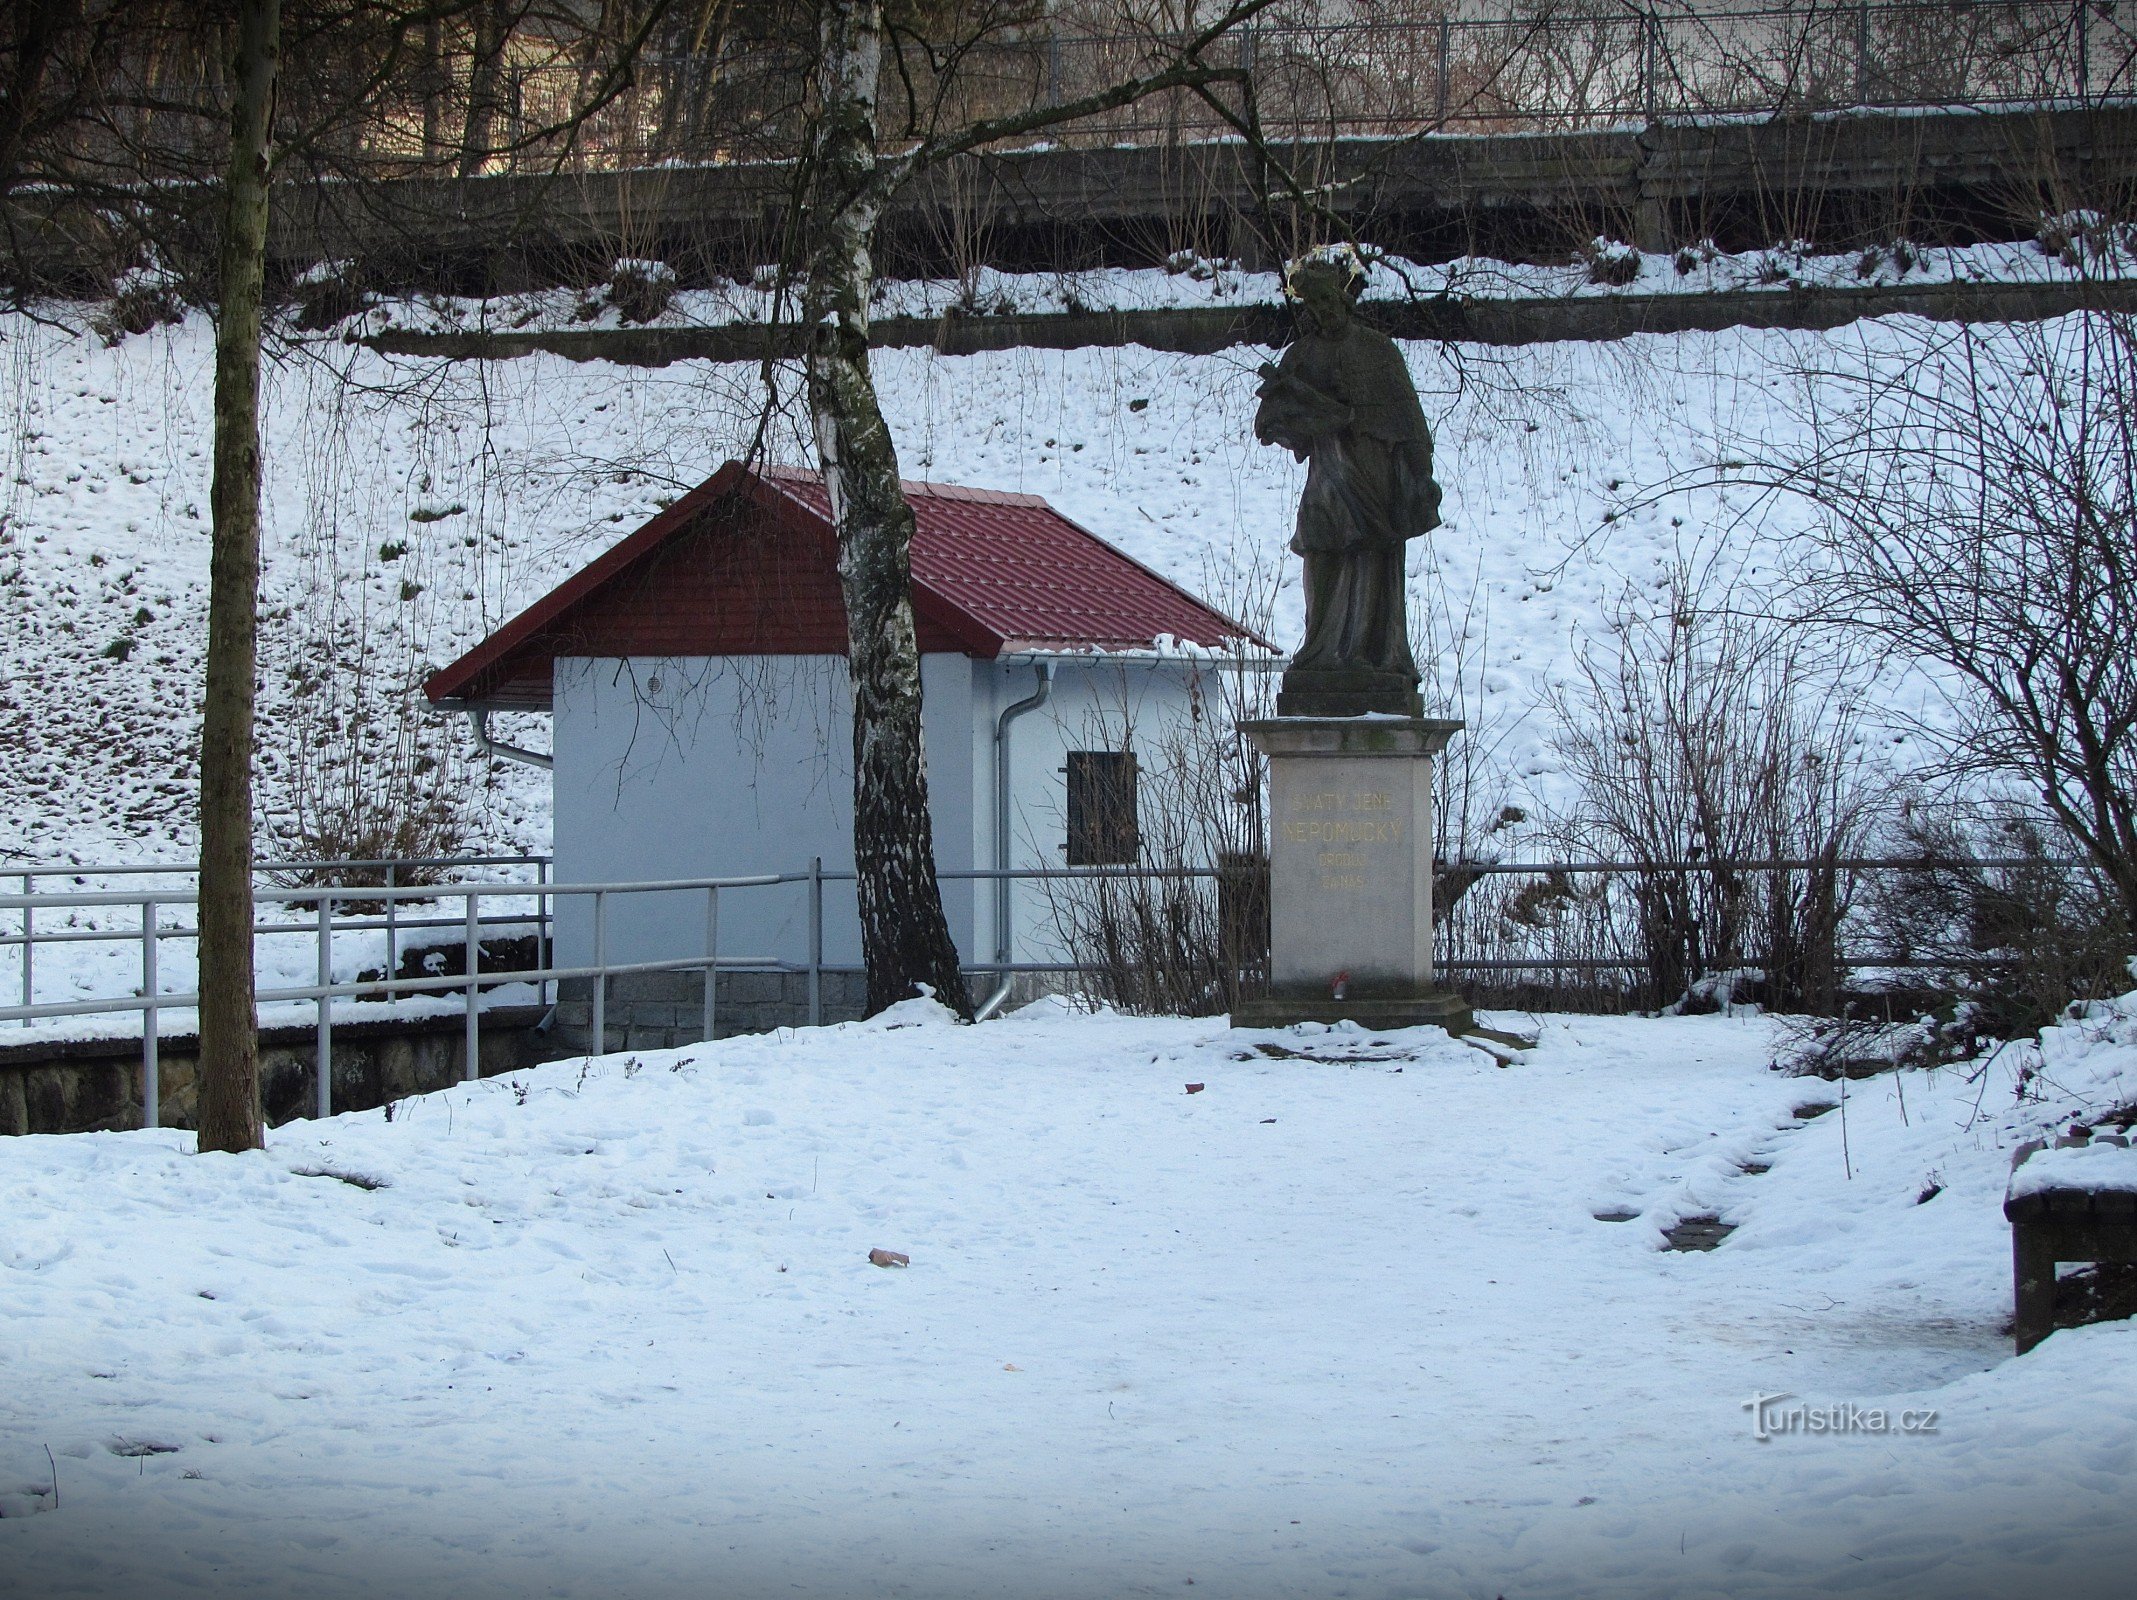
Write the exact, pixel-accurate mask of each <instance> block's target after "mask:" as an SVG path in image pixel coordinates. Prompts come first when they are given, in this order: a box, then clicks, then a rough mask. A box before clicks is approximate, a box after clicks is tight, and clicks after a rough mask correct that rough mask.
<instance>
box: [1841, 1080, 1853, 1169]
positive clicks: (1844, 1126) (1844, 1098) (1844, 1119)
mask: <svg viewBox="0 0 2137 1600" xmlns="http://www.w3.org/2000/svg"><path fill="white" fill-rule="evenodd" d="M1840 1170H1841V1171H1842V1172H1844V1173H1846V1174H1847V1176H1848V1179H1849V1181H1850V1182H1852V1181H1853V1180H1854V1177H1855V1164H1854V1162H1853V1161H1851V1160H1849V1159H1848V1073H1847V1069H1846V1067H1842V1068H1841V1071H1840Z"/></svg>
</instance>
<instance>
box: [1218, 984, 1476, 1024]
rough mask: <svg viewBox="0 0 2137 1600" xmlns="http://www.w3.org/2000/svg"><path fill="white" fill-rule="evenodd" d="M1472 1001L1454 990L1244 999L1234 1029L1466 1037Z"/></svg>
mask: <svg viewBox="0 0 2137 1600" xmlns="http://www.w3.org/2000/svg"><path fill="white" fill-rule="evenodd" d="M1476 1020H1477V1019H1476V1014H1475V1013H1474V1012H1472V1011H1471V1010H1470V1009H1469V1002H1468V1001H1467V1000H1464V999H1463V998H1462V997H1461V996H1460V995H1458V994H1456V993H1454V991H1452V990H1451V989H1434V990H1431V991H1428V992H1427V993H1424V994H1416V995H1404V996H1376V997H1373V998H1369V999H1357V1000H1352V999H1343V1000H1335V999H1331V998H1329V997H1328V996H1327V995H1288V996H1287V995H1275V994H1272V995H1267V996H1265V997H1263V998H1262V999H1259V1000H1242V1001H1240V1003H1239V1005H1238V1008H1237V1009H1236V1010H1234V1011H1233V1012H1232V1026H1233V1027H1235V1028H1288V1027H1290V1026H1291V1025H1292V1024H1293V1023H1294V1022H1355V1023H1357V1024H1358V1026H1360V1027H1361V1028H1371V1029H1373V1030H1374V1031H1376V1032H1379V1031H1386V1030H1392V1029H1395V1028H1425V1027H1432V1028H1445V1029H1446V1030H1447V1031H1448V1032H1449V1033H1455V1034H1461V1033H1467V1032H1469V1031H1470V1029H1472V1028H1474V1027H1475V1026H1476Z"/></svg>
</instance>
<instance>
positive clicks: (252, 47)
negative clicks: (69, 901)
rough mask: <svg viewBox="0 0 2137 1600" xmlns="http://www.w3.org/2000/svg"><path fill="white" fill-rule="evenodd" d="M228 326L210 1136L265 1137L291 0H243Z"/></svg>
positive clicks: (207, 1145)
mask: <svg viewBox="0 0 2137 1600" xmlns="http://www.w3.org/2000/svg"><path fill="white" fill-rule="evenodd" d="M236 38H237V49H236V59H235V63H234V70H233V72H232V74H231V76H232V79H233V83H234V88H235V93H234V98H233V102H232V105H231V108H230V168H229V172H228V175H227V177H226V178H225V180H224V184H223V238H222V260H221V265H220V272H219V278H220V282H219V285H218V292H217V298H218V300H219V302H220V304H219V307H218V310H217V317H216V328H215V478H214V485H213V487H212V489H211V490H210V500H209V503H210V506H211V507H212V512H213V518H214V534H213V547H212V551H211V554H210V559H209V571H208V661H207V694H206V703H205V705H204V706H203V708H202V717H201V729H200V1108H199V1125H200V1148H201V1149H202V1150H255V1149H258V1148H259V1146H260V1062H259V1033H258V1027H257V1022H258V1016H257V1012H256V1011H255V1009H254V1004H253V970H252V923H253V909H252V753H253V731H252V721H253V699H254V667H255V660H256V657H257V653H258V649H257V647H258V631H259V586H260V296H261V289H262V280H263V279H264V277H265V275H266V257H267V150H268V130H269V125H270V123H271V121H272V119H273V115H274V94H275V69H276V65H277V57H278V54H279V51H280V44H281V4H280V0H243V4H242V5H241V6H240V7H239V11H238V18H237V29H236Z"/></svg>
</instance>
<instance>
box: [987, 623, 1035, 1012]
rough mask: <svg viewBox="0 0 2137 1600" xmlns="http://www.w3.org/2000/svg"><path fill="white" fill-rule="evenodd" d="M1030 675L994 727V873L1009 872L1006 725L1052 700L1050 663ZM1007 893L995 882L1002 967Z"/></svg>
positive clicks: (1007, 947) (1003, 994) (1000, 994)
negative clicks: (1027, 688)
mask: <svg viewBox="0 0 2137 1600" xmlns="http://www.w3.org/2000/svg"><path fill="white" fill-rule="evenodd" d="M1032 672H1033V673H1034V674H1035V675H1036V676H1037V679H1038V683H1037V686H1036V687H1035V688H1034V689H1033V690H1032V692H1031V693H1030V694H1028V695H1026V696H1025V697H1024V698H1023V699H1022V700H1019V701H1017V702H1016V703H1015V704H1014V705H1009V706H1004V707H1003V708H1002V714H1001V716H999V717H998V718H996V719H995V723H994V868H995V870H996V871H997V872H1007V871H1008V870H1009V725H1010V724H1011V723H1012V722H1014V721H1016V719H1017V718H1019V717H1021V716H1023V715H1024V714H1025V713H1026V712H1028V711H1036V710H1038V709H1039V708H1040V707H1041V706H1043V705H1045V704H1046V702H1047V701H1048V700H1050V699H1052V698H1053V693H1054V664H1053V662H1051V661H1047V660H1040V661H1035V662H1033V663H1032ZM1009 891H1010V882H1009V880H1008V879H1007V878H996V879H995V880H994V959H995V960H997V961H999V962H1001V963H1002V964H1003V965H1004V966H1005V967H1006V966H1007V965H1008V964H1009V960H1010V956H1011V951H1012V949H1013V946H1014V942H1015V941H1014V940H1013V938H1012V936H1011V933H1010V927H1009V905H1010V900H1009ZM1013 982H1015V975H1014V974H1012V973H1008V972H1004V973H1003V974H1002V981H1001V985H1000V987H998V988H997V989H996V990H995V991H994V993H993V994H991V995H989V996H988V997H987V999H986V1001H985V1002H984V1003H983V1004H982V1005H981V1006H980V1008H979V1010H977V1011H975V1012H974V1013H973V1014H972V1017H973V1020H974V1021H975V1022H985V1021H986V1020H987V1019H988V1018H989V1017H991V1016H993V1015H994V1014H995V1013H996V1012H997V1011H999V1010H1001V1009H1002V1003H1003V1002H1004V1001H1006V1000H1007V999H1008V998H1009V988H1010V985H1011V984H1012V983H1013Z"/></svg>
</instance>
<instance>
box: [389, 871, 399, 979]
mask: <svg viewBox="0 0 2137 1600" xmlns="http://www.w3.org/2000/svg"><path fill="white" fill-rule="evenodd" d="M393 867H394V864H393V863H392V862H391V861H389V862H387V863H386V981H387V982H388V983H391V982H392V981H393V980H394V979H395V978H397V977H399V976H400V972H399V967H400V958H399V952H398V951H397V949H396V948H395V946H396V945H397V944H398V942H399V941H398V940H397V939H396V938H395V933H396V929H395V926H394V924H395V923H396V922H398V921H399V920H400V912H399V907H400V901H398V900H396V899H394V897H393ZM396 998H397V996H395V994H394V992H393V991H392V990H391V989H388V990H387V991H386V1000H387V1003H388V1004H391V1003H392V1002H393V1000H395V999H396Z"/></svg>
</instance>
